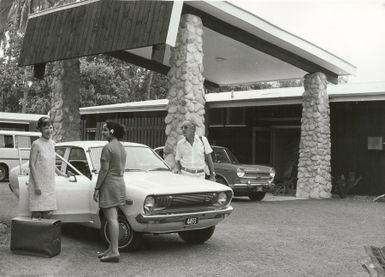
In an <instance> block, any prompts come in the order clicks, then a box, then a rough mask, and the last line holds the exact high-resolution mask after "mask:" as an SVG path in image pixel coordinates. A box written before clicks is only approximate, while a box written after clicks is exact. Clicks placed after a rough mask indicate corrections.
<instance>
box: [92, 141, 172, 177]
mask: <svg viewBox="0 0 385 277" xmlns="http://www.w3.org/2000/svg"><path fill="white" fill-rule="evenodd" d="M124 148H125V149H126V152H127V159H126V166H125V170H126V171H155V170H169V168H168V167H167V165H166V164H165V163H164V162H163V161H162V160H161V159H160V158H159V157H158V156H156V155H155V154H154V152H153V151H152V150H151V149H150V148H148V147H144V146H124ZM102 149H103V147H93V148H90V157H91V161H92V165H93V167H94V169H95V170H96V172H99V170H100V156H101V154H102Z"/></svg>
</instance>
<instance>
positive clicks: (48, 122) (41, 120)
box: [37, 116, 52, 131]
mask: <svg viewBox="0 0 385 277" xmlns="http://www.w3.org/2000/svg"><path fill="white" fill-rule="evenodd" d="M51 125H52V122H51V120H50V119H49V118H48V117H46V116H43V117H40V118H39V120H38V121H37V129H38V130H40V131H41V128H43V127H45V126H51Z"/></svg>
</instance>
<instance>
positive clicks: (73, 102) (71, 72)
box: [50, 59, 80, 142]
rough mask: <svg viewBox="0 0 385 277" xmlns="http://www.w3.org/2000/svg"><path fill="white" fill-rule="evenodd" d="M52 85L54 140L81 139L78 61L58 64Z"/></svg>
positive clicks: (51, 116) (51, 112)
mask: <svg viewBox="0 0 385 277" xmlns="http://www.w3.org/2000/svg"><path fill="white" fill-rule="evenodd" d="M53 75H54V78H53V80H52V83H51V90H52V100H51V110H50V118H51V120H52V122H53V127H54V132H53V134H52V138H53V140H55V141H56V142H61V141H71V140H79V139H80V114H79V108H80V93H79V88H80V62H79V60H78V59H72V60H64V61H59V62H56V63H55V65H54V69H53Z"/></svg>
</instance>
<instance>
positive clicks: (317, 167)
mask: <svg viewBox="0 0 385 277" xmlns="http://www.w3.org/2000/svg"><path fill="white" fill-rule="evenodd" d="M326 86H327V81H326V76H325V75H324V74H323V73H318V72H317V73H313V74H307V75H306V76H305V92H304V93H303V103H302V120H301V122H302V125H301V141H300V145H299V163H298V181H297V193H296V196H297V197H305V198H317V199H319V198H330V197H331V188H332V185H331V166H330V153H331V149H330V147H331V142H330V116H329V115H330V109H329V99H328V94H327V91H326Z"/></svg>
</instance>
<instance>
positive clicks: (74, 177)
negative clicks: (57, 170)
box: [67, 171, 78, 182]
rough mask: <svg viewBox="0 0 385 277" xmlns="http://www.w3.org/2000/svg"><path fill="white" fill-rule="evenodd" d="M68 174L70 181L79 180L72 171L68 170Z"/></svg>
mask: <svg viewBox="0 0 385 277" xmlns="http://www.w3.org/2000/svg"><path fill="white" fill-rule="evenodd" d="M67 175H68V178H69V181H70V182H77V181H78V180H77V178H76V175H75V174H74V173H73V172H72V171H68V173H67ZM72 177H73V178H72ZM71 178H72V179H71Z"/></svg>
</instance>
